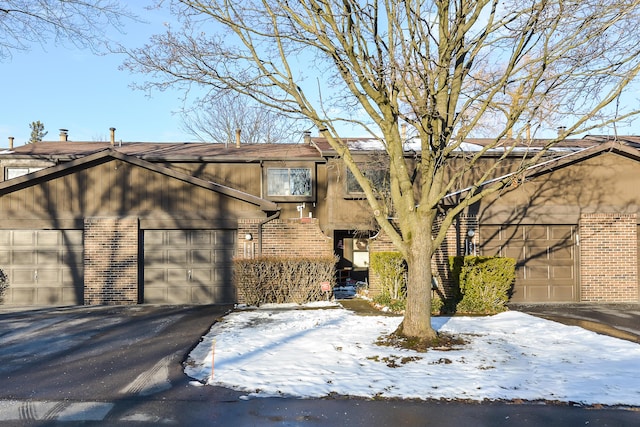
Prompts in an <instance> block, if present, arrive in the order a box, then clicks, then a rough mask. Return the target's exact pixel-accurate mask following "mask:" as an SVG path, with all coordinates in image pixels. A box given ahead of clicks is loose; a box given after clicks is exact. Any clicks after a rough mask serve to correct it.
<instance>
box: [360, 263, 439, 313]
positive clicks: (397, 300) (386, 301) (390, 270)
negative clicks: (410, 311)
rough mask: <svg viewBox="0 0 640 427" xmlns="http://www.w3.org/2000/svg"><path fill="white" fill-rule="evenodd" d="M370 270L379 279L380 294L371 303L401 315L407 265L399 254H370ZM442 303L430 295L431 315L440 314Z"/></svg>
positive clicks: (436, 296)
mask: <svg viewBox="0 0 640 427" xmlns="http://www.w3.org/2000/svg"><path fill="white" fill-rule="evenodd" d="M369 260H370V264H369V267H370V268H371V270H372V271H373V272H374V273H376V274H377V275H378V276H379V277H380V285H381V292H380V294H379V295H376V296H375V297H374V298H373V302H374V303H376V304H378V305H381V306H384V307H387V308H389V310H391V311H392V312H394V313H403V312H404V310H405V308H406V306H407V276H406V272H407V265H406V263H405V261H404V258H402V255H400V253H399V252H374V253H372V254H370V258H369ZM443 305H444V303H443V301H442V299H441V298H440V296H439V295H437V294H432V295H431V314H440V313H441V312H442V307H443Z"/></svg>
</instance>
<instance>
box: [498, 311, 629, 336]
mask: <svg viewBox="0 0 640 427" xmlns="http://www.w3.org/2000/svg"><path fill="white" fill-rule="evenodd" d="M509 308H510V309H511V310H517V311H521V312H523V313H528V314H532V315H534V316H539V317H542V318H545V319H548V320H553V321H556V322H560V323H563V324H566V325H573V326H580V327H582V328H584V329H588V330H590V331H593V332H597V333H599V334H604V335H610V336H612V337H615V338H620V339H624V340H627V341H631V342H636V343H640V304H626V303H620V304H591V303H579V304H578V303H576V304H510V305H509Z"/></svg>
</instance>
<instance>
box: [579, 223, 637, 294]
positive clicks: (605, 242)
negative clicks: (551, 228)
mask: <svg viewBox="0 0 640 427" xmlns="http://www.w3.org/2000/svg"><path fill="white" fill-rule="evenodd" d="M636 224H637V217H636V214H583V215H581V217H580V224H579V230H580V234H579V235H580V278H581V282H580V300H581V301H584V302H589V301H591V302H593V301H601V302H625V301H637V300H638V279H637V274H638V236H637V233H638V231H637V225H636Z"/></svg>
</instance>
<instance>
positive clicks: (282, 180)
mask: <svg viewBox="0 0 640 427" xmlns="http://www.w3.org/2000/svg"><path fill="white" fill-rule="evenodd" d="M266 178H267V197H271V198H273V197H276V198H278V197H286V198H295V199H296V200H297V199H298V198H300V200H305V199H307V198H310V197H311V196H312V178H313V177H312V173H311V168H304V167H295V168H268V169H267V177H266Z"/></svg>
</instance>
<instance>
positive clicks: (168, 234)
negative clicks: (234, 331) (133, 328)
mask: <svg viewBox="0 0 640 427" xmlns="http://www.w3.org/2000/svg"><path fill="white" fill-rule="evenodd" d="M235 236H236V231H235V230H146V231H145V232H144V289H143V294H144V302H145V303H153V304H218V303H233V302H235V299H236V297H235V291H234V288H233V281H232V277H231V275H232V269H233V265H232V259H233V255H234V253H235Z"/></svg>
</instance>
